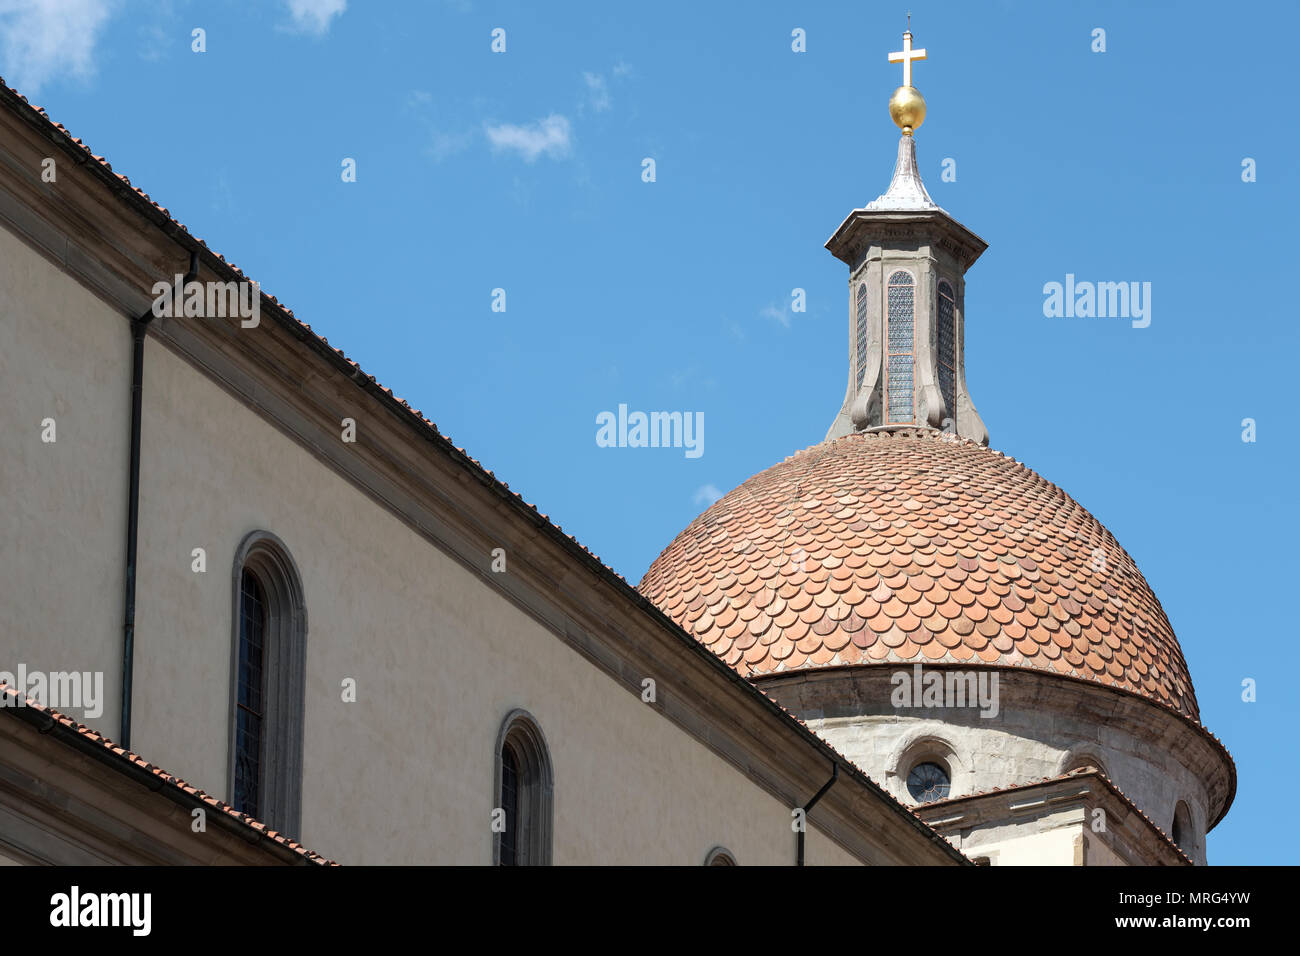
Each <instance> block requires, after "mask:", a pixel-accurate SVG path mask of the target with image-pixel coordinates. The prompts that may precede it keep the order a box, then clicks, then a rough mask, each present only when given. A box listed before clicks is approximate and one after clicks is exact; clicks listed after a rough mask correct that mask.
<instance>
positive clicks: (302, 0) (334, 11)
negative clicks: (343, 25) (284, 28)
mask: <svg viewBox="0 0 1300 956" xmlns="http://www.w3.org/2000/svg"><path fill="white" fill-rule="evenodd" d="M287 2H288V4H289V16H291V17H293V24H294V26H295V27H297V28H298V29H299V30H301V31H302V32H304V33H314V34H316V35H317V36H321V35H322V34H324V33H326V32H327V31H328V30H329V28H330V21H331V20H333V19H334V18H335V17H337V16H341V15H342V14H343V11H344V10H346V9H347V7H348V0H287Z"/></svg>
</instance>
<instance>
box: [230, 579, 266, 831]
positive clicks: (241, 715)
mask: <svg viewBox="0 0 1300 956" xmlns="http://www.w3.org/2000/svg"><path fill="white" fill-rule="evenodd" d="M265 661H266V593H265V592H264V591H263V590H262V585H261V583H260V582H259V581H258V580H257V576H256V575H254V574H253V573H252V572H251V571H244V573H243V575H242V577H241V580H240V592H239V676H238V687H239V695H238V699H237V701H236V705H235V711H236V713H235V809H236V810H239V811H241V812H243V813H247V814H249V815H250V816H254V817H255V816H257V815H258V795H259V793H260V791H261V783H262V722H263V720H264V719H265V717H266V713H265V706H264V701H263V698H264V696H265V689H264V676H263V675H264V670H265V667H264V665H265Z"/></svg>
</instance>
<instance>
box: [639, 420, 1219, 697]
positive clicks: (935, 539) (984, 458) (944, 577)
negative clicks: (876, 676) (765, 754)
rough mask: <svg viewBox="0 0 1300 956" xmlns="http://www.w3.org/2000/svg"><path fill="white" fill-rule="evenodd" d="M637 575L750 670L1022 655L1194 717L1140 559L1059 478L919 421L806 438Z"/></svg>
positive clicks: (1027, 661)
mask: <svg viewBox="0 0 1300 956" xmlns="http://www.w3.org/2000/svg"><path fill="white" fill-rule="evenodd" d="M638 587H639V589H640V591H641V592H642V593H643V594H644V595H645V596H646V597H647V598H648V599H649V600H651V601H653V602H654V603H655V604H656V605H658V606H659V607H660V608H661V609H662V610H663V611H664V612H665V613H666V614H667V615H668V616H669V617H670V618H672V619H673V620H674V621H676V622H677V623H678V624H679V625H681V626H682V627H683V628H685V629H686V630H687V631H689V632H691V633H692V634H693V635H694V636H695V637H696V638H697V639H698V640H699V641H700V642H701V643H703V644H704V645H705V646H706V647H708V648H710V649H711V650H713V651H714V653H716V654H717V655H718V656H719V657H721V658H723V660H725V661H726V662H727V663H728V664H730V665H731V666H732V667H734V668H736V669H737V670H738V671H740V672H741V673H742V674H743V675H745V676H747V677H761V676H766V675H774V674H784V673H789V672H792V671H798V670H807V669H812V668H835V667H851V666H857V665H874V664H892V665H897V664H903V663H906V664H912V663H918V662H919V663H922V664H927V665H928V664H942V663H956V664H966V665H968V666H979V665H985V666H993V667H1021V668H1031V669H1034V670H1038V671H1044V672H1047V673H1049V674H1058V675H1063V676H1067V677H1073V678H1080V679H1083V680H1088V681H1093V682H1098V683H1101V684H1106V685H1109V686H1111V687H1115V688H1120V689H1123V690H1126V691H1131V692H1133V693H1135V694H1138V695H1140V696H1142V697H1145V698H1147V699H1149V700H1152V701H1154V702H1156V703H1158V704H1162V705H1164V706H1166V707H1169V708H1171V709H1173V710H1174V711H1176V712H1178V713H1180V714H1182V715H1184V716H1186V717H1189V718H1191V719H1193V720H1198V719H1199V717H1198V710H1197V705H1196V697H1195V695H1194V693H1193V691H1192V682H1191V678H1190V677H1189V676H1188V672H1187V664H1186V662H1185V661H1184V659H1183V654H1182V650H1181V649H1180V648H1179V646H1178V641H1177V639H1176V638H1175V637H1174V633H1173V629H1172V628H1171V627H1170V625H1169V620H1168V619H1167V618H1166V617H1165V613H1164V610H1163V608H1161V606H1160V602H1159V601H1158V600H1157V599H1156V596H1155V594H1154V593H1152V591H1151V588H1150V587H1149V586H1148V584H1147V582H1146V579H1145V578H1143V577H1142V574H1141V572H1140V571H1138V569H1137V566H1136V565H1135V564H1134V563H1133V559H1132V558H1130V557H1129V555H1128V553H1127V552H1125V551H1124V549H1123V548H1121V547H1120V546H1119V543H1118V542H1117V541H1116V540H1115V538H1114V537H1113V536H1112V535H1111V534H1110V532H1108V531H1107V530H1106V529H1105V528H1104V527H1103V526H1102V524H1101V523H1100V522H1099V521H1097V519H1096V518H1094V517H1093V516H1092V515H1091V514H1089V513H1088V512H1087V511H1086V510H1085V509H1084V508H1083V507H1081V506H1080V505H1079V504H1078V503H1077V502H1075V501H1074V500H1073V499H1072V498H1071V497H1070V496H1069V495H1067V494H1066V493H1065V492H1064V491H1062V490H1061V489H1060V488H1058V487H1057V486H1056V485H1054V484H1052V483H1051V482H1049V481H1046V480H1045V479H1043V478H1042V477H1040V476H1039V475H1037V474H1035V473H1034V472H1033V471H1031V470H1030V469H1028V468H1026V467H1025V466H1024V465H1022V464H1020V463H1019V462H1017V461H1014V460H1012V459H1010V458H1007V457H1006V456H1004V455H1002V454H1000V453H999V452H995V451H990V450H989V449H988V448H986V447H984V446H982V445H980V444H978V443H976V442H974V441H971V440H968V439H963V438H957V437H955V436H950V435H947V434H944V433H942V432H938V431H934V430H930V429H924V428H909V429H904V430H898V431H893V432H885V431H876V432H859V433H853V434H849V435H847V436H844V437H841V438H836V439H834V440H831V441H826V442H823V443H822V444H820V445H815V446H813V447H811V448H808V449H805V450H804V451H801V452H799V453H798V454H795V455H793V456H792V457H790V458H787V459H786V460H785V461H783V462H781V463H779V464H777V465H774V466H773V467H771V468H769V469H767V470H766V471H764V472H762V473H760V474H758V475H756V476H754V477H753V478H751V479H750V480H748V481H746V482H745V483H744V484H742V485H741V486H740V487H738V488H736V489H735V490H734V491H732V492H731V493H730V494H728V495H726V496H725V497H724V498H722V499H720V500H719V501H717V502H716V503H715V504H714V505H713V506H712V507H710V508H709V509H708V510H707V511H705V512H704V513H703V514H702V515H700V516H699V517H698V518H696V519H695V520H694V521H693V522H691V524H690V525H689V526H688V527H687V528H686V529H685V530H684V531H682V533H681V534H679V535H678V536H677V538H676V539H675V540H674V541H673V542H672V544H670V545H669V546H668V548H667V549H665V551H664V552H663V553H662V554H661V555H660V556H659V557H658V558H657V559H656V560H655V562H654V564H652V565H651V566H650V569H649V570H648V571H647V572H646V574H645V577H644V578H643V579H642V581H641V583H640V585H639V586H638Z"/></svg>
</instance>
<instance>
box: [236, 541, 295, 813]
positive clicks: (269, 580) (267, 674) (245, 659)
mask: <svg viewBox="0 0 1300 956" xmlns="http://www.w3.org/2000/svg"><path fill="white" fill-rule="evenodd" d="M234 594H235V606H234V641H233V644H234V647H233V650H232V655H231V717H230V803H231V805H232V806H233V807H234V808H235V809H236V810H239V811H241V812H243V813H247V814H249V815H250V816H254V817H256V818H257V819H259V820H261V821H262V822H263V823H265V824H266V825H267V826H269V827H271V828H273V829H276V830H279V831H281V832H283V833H286V834H288V835H290V836H297V835H298V831H299V824H300V812H301V805H302V736H303V735H302V725H303V703H304V689H305V683H306V675H305V670H306V660H307V653H306V651H307V648H306V642H307V611H306V607H305V605H304V602H303V594H302V581H301V579H300V578H299V576H298V570H297V568H296V567H294V564H293V560H292V559H291V558H290V557H289V552H288V549H286V548H285V546H284V543H283V542H282V541H280V539H279V538H277V537H276V536H275V535H273V534H271V533H270V532H268V531H254V532H253V533H252V534H250V535H248V536H247V537H245V538H244V540H243V541H242V542H241V543H240V545H239V549H238V550H237V551H236V553H235V567H234Z"/></svg>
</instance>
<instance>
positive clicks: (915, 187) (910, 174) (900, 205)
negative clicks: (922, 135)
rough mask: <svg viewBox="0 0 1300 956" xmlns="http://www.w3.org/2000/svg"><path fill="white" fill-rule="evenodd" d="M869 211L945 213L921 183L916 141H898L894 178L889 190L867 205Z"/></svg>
mask: <svg viewBox="0 0 1300 956" xmlns="http://www.w3.org/2000/svg"><path fill="white" fill-rule="evenodd" d="M866 208H867V209H869V210H877V209H881V210H900V211H913V210H931V209H937V210H939V211H940V212H944V210H943V209H941V208H940V207H939V206H938V205H936V204H935V201H934V200H933V199H931V198H930V194H929V193H928V192H926V191H925V184H924V183H923V182H921V173H920V171H919V170H918V169H917V168H916V139H915V137H912V136H906V135H905V136H903V137H901V138H900V139H899V141H898V162H897V163H895V164H894V178H893V179H892V180H890V182H889V188H888V189H887V190H885V192H884V194H883V195H881V196H878V197H877V198H876V199H875V200H874V201H873V202H870V203H868V204H867V207H866Z"/></svg>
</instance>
